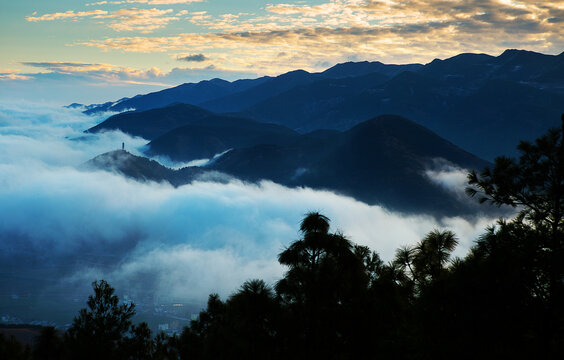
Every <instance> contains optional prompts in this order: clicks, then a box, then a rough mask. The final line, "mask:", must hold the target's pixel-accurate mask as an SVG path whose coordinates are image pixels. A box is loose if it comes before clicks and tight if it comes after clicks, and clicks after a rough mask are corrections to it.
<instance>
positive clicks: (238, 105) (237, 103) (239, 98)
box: [200, 70, 323, 112]
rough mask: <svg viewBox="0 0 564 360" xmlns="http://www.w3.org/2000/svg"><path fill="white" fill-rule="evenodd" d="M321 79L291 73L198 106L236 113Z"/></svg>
mask: <svg viewBox="0 0 564 360" xmlns="http://www.w3.org/2000/svg"><path fill="white" fill-rule="evenodd" d="M322 78H323V76H322V75H320V74H311V73H308V72H307V71H304V70H296V71H291V72H288V73H285V74H282V75H279V76H277V77H275V78H272V79H269V80H267V81H265V82H263V83H262V84H260V85H257V86H255V87H252V88H250V89H248V90H246V91H241V92H238V93H235V94H233V95H228V96H225V97H222V98H219V99H216V100H212V101H207V102H204V103H201V104H200V106H202V107H203V108H205V109H208V110H210V111H214V112H237V111H241V110H243V109H245V108H247V107H249V106H252V105H254V104H256V103H258V102H260V101H262V100H265V99H268V98H270V97H272V96H275V95H278V94H280V93H282V92H284V91H287V90H289V89H292V88H295V87H297V86H301V85H305V84H309V83H311V82H314V81H316V80H320V79H322Z"/></svg>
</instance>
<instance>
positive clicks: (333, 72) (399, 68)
mask: <svg viewBox="0 0 564 360" xmlns="http://www.w3.org/2000/svg"><path fill="white" fill-rule="evenodd" d="M422 67H423V65H422V64H406V65H393V64H390V65H388V64H383V63H381V62H379V61H373V62H369V61H361V62H352V61H349V62H346V63H341V64H337V65H335V66H333V67H331V68H329V69H327V70H325V71H323V72H322V73H321V74H323V75H324V76H326V77H329V78H332V79H340V78H345V77H356V76H362V75H367V74H372V73H379V74H382V75H385V76H387V77H394V76H396V75H398V74H400V73H402V72H404V71H417V70H419V69H421V68H422Z"/></svg>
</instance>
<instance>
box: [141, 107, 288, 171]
mask: <svg viewBox="0 0 564 360" xmlns="http://www.w3.org/2000/svg"><path fill="white" fill-rule="evenodd" d="M298 136H299V134H298V133H297V132H295V131H293V130H290V129H288V128H286V127H284V126H280V125H274V124H265V123H260V122H257V121H254V120H250V119H243V118H234V117H229V116H221V115H212V116H208V117H205V118H203V119H202V120H200V121H197V122H194V123H192V124H190V125H185V126H181V127H178V128H175V129H173V130H171V131H169V132H167V133H166V134H164V135H162V136H159V137H158V138H156V139H154V140H153V141H151V142H150V143H149V150H148V151H147V153H148V154H149V155H165V156H168V157H169V158H171V159H172V160H174V161H183V162H187V161H191V160H196V159H210V158H212V157H213V156H214V155H217V154H219V153H222V152H225V151H227V150H229V149H233V148H243V147H249V146H255V145H259V144H275V145H286V144H289V143H291V142H293V141H295V140H296V138H297V137H298Z"/></svg>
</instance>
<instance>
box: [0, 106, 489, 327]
mask: <svg viewBox="0 0 564 360" xmlns="http://www.w3.org/2000/svg"><path fill="white" fill-rule="evenodd" d="M107 115H108V114H105V115H100V116H96V117H88V116H85V115H83V114H82V113H80V111H79V110H72V109H65V108H62V107H60V106H52V105H49V104H33V103H27V102H20V103H14V102H11V103H9V104H7V103H0V264H1V265H0V297H2V296H3V297H10V299H18V298H21V297H22V296H31V297H33V296H38V297H40V296H44V295H45V294H46V293H49V292H51V293H52V292H54V291H56V292H58V293H63V294H67V295H68V296H71V297H77V298H80V299H84V298H85V296H87V295H88V294H89V293H90V283H91V282H92V281H93V280H96V279H102V278H103V279H106V280H108V281H109V282H110V284H111V285H112V286H114V287H115V288H116V289H118V290H121V291H122V292H121V293H123V292H124V291H127V293H129V294H136V293H138V294H141V293H143V294H145V295H146V294H151V295H152V296H154V297H159V296H160V297H167V298H171V299H175V300H176V301H187V302H193V303H196V304H203V303H204V302H205V300H206V298H207V296H208V294H210V293H212V292H217V293H219V294H220V295H221V296H223V297H225V296H228V295H229V294H230V293H232V292H233V291H235V290H236V289H237V288H238V287H239V286H240V285H241V284H242V283H243V282H244V281H245V280H248V279H253V278H261V279H264V280H265V281H266V282H268V283H270V284H273V283H274V282H275V281H276V280H277V279H280V277H281V276H283V273H284V268H282V267H281V266H280V265H279V264H278V263H277V260H276V259H277V254H278V253H280V252H281V251H282V250H283V249H284V248H285V247H286V246H288V245H289V244H290V243H291V242H292V241H294V240H297V239H299V237H300V233H299V231H298V228H299V223H300V220H301V219H302V218H303V216H304V215H305V214H306V213H308V212H310V211H319V212H321V213H322V214H324V215H326V216H328V217H329V218H330V219H331V225H332V231H341V232H343V233H344V234H345V235H346V236H347V237H348V238H350V239H351V240H352V241H354V242H356V243H358V244H362V245H367V246H369V247H370V248H372V249H373V250H376V251H377V252H378V253H379V254H380V255H381V257H382V258H383V259H384V260H385V261H389V260H391V259H392V258H393V255H394V251H395V249H396V248H397V247H399V246H400V245H405V244H414V243H416V242H417V241H419V240H420V239H421V238H422V237H423V236H424V235H425V234H426V233H427V232H429V231H431V230H432V229H434V228H439V229H450V230H453V231H454V232H455V233H456V234H457V235H458V237H459V239H460V245H459V247H458V249H457V250H456V255H458V256H464V255H465V254H466V253H467V251H468V249H469V248H470V247H471V246H472V244H473V241H475V240H476V239H477V238H478V236H479V235H480V234H481V233H482V232H483V230H484V229H485V228H486V226H487V225H489V224H492V223H493V222H494V221H495V219H492V218H488V217H473V218H468V219H463V218H459V217H453V218H443V219H435V218H432V217H430V216H426V215H403V214H399V213H394V212H390V211H388V210H386V209H384V208H382V207H379V206H369V205H367V204H365V203H362V202H359V201H356V200H354V199H352V198H350V197H344V196H340V195H337V194H334V193H331V192H327V191H316V190H312V189H308V188H296V189H291V188H287V187H283V186H280V185H277V184H274V183H272V182H268V181H264V182H261V183H259V184H249V183H244V182H240V181H237V180H233V181H231V182H228V183H216V182H206V181H199V182H194V183H192V184H189V185H185V186H181V187H178V188H174V187H172V186H170V185H169V184H166V183H160V184H159V183H152V182H144V183H142V182H136V181H133V180H130V179H126V178H124V177H122V176H120V175H118V174H113V173H109V172H103V171H89V172H87V171H81V170H78V167H79V166H80V165H81V164H82V163H84V162H85V161H87V160H89V159H91V158H92V157H94V156H96V155H99V154H101V153H104V152H107V151H112V150H116V149H118V148H121V144H122V142H124V143H125V145H126V149H127V150H128V151H130V152H132V153H134V154H140V150H141V149H142V148H143V146H144V145H145V144H146V143H147V141H145V140H144V139H141V138H132V137H130V136H128V135H126V134H123V133H121V132H106V133H103V134H99V135H85V134H84V133H83V131H84V130H85V129H88V128H89V127H91V126H93V125H95V124H97V123H99V122H101V121H103V120H104V119H105V117H106V116H107ZM170 165H174V164H170ZM427 175H428V176H429V177H430V178H432V179H433V180H434V181H436V182H437V183H440V184H441V185H442V186H445V187H450V188H452V190H453V191H460V189H459V188H460V186H461V184H460V183H461V182H462V181H463V176H464V171H462V170H460V169H456V168H448V167H445V168H444V169H442V170H440V171H430V172H429V173H428V174H427ZM81 301H82V300H81ZM0 315H1V314H0ZM14 315H18V314H14ZM19 316H23V315H22V314H19ZM46 316H47V317H48V314H46ZM70 316H72V314H71V315H70Z"/></svg>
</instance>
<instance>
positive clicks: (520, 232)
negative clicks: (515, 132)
mask: <svg viewBox="0 0 564 360" xmlns="http://www.w3.org/2000/svg"><path fill="white" fill-rule="evenodd" d="M563 133H564V114H563V115H562V127H561V128H560V129H550V130H549V131H548V132H547V133H546V134H545V135H543V136H541V137H540V138H538V139H536V140H535V142H534V143H530V142H521V143H520V144H519V146H518V150H519V152H520V157H519V160H515V159H511V158H508V157H498V158H496V160H495V164H494V167H493V169H489V168H486V169H484V170H483V171H482V172H481V173H480V174H477V173H476V172H472V173H470V174H469V176H468V180H469V181H468V183H469V185H470V187H468V188H467V190H466V191H467V193H468V194H469V195H470V196H476V195H479V199H480V201H481V202H489V203H491V204H494V205H497V206H502V205H508V206H512V207H516V208H517V209H518V210H519V214H518V216H517V217H516V218H515V219H514V220H512V221H510V222H499V223H498V225H497V227H493V228H491V229H489V231H488V233H487V235H486V236H485V237H484V238H483V239H482V241H481V242H480V243H479V246H478V249H477V251H476V255H478V256H480V255H482V256H486V257H490V258H491V257H492V256H493V255H492V254H496V253H497V252H498V250H499V249H500V248H501V249H503V250H502V251H503V252H504V253H505V255H504V256H512V259H513V261H514V262H516V263H517V264H516V265H518V266H520V267H521V268H523V269H526V271H525V272H524V273H523V274H520V277H521V279H522V284H524V285H525V286H526V288H527V289H528V291H527V293H526V294H525V295H524V296H521V297H520V299H522V301H523V302H526V303H529V304H534V303H536V302H538V301H541V302H542V306H540V308H541V309H542V310H539V314H538V315H537V316H536V317H537V318H542V319H544V320H543V323H542V324H541V325H540V326H541V328H542V330H541V332H542V336H541V338H543V339H544V344H543V348H544V349H545V351H546V352H547V354H556V353H558V352H559V351H561V350H562V349H564V336H563V335H562V334H563V333H564V309H563V305H562V304H564V228H563V226H564V140H563ZM508 242H509V243H510V244H511V245H510V246H507V245H506V244H507V243H508ZM525 249H526V251H524V250H525Z"/></svg>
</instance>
